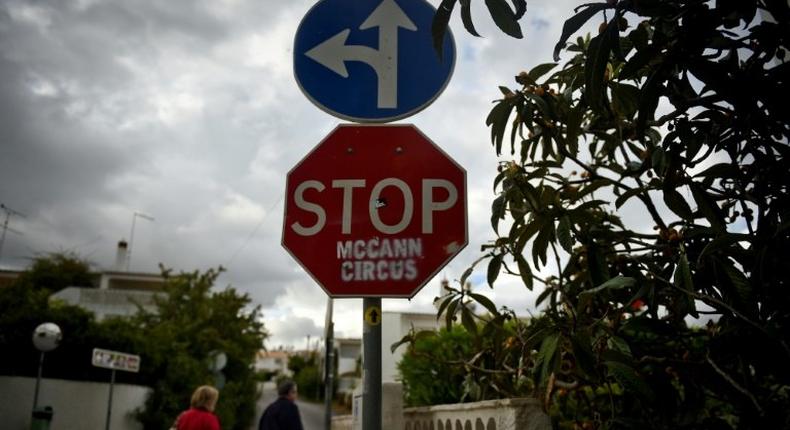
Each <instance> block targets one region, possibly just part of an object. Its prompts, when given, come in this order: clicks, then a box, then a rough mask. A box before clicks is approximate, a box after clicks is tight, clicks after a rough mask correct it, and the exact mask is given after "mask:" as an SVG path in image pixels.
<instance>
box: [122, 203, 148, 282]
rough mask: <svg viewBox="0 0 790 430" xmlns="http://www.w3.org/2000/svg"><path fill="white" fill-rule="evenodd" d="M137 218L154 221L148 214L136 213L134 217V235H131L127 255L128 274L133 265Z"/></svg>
mask: <svg viewBox="0 0 790 430" xmlns="http://www.w3.org/2000/svg"><path fill="white" fill-rule="evenodd" d="M137 217H140V218H142V219H147V220H148V221H153V220H154V217H152V216H150V215H146V214H144V213H142V212H135V213H134V215H132V233H131V234H130V235H129V250H128V252H127V253H126V271H127V272H128V271H129V266H130V265H131V264H132V243H133V242H134V224H135V221H137Z"/></svg>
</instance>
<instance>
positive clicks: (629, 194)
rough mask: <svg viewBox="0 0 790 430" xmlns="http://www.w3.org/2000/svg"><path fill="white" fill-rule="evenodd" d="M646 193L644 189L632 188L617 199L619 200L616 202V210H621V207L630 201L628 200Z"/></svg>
mask: <svg viewBox="0 0 790 430" xmlns="http://www.w3.org/2000/svg"><path fill="white" fill-rule="evenodd" d="M644 191H645V189H644V188H631V189H630V190H628V191H626V192H624V193H623V194H620V196H619V197H617V200H615V201H614V206H615V208H617V209H620V206H622V205H623V204H625V202H626V201H628V199H630V198H631V197H633V196H636V195H638V194H640V193H642V192H644Z"/></svg>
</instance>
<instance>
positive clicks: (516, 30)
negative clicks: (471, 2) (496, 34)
mask: <svg viewBox="0 0 790 430" xmlns="http://www.w3.org/2000/svg"><path fill="white" fill-rule="evenodd" d="M486 6H487V7H488V11H489V12H490V13H491V18H493V19H494V23H495V24H496V25H497V27H499V29H500V30H502V31H503V32H505V34H507V35H508V36H511V37H515V38H516V39H521V38H522V37H523V35H522V34H521V26H519V25H518V18H517V17H516V14H515V13H514V12H513V10H512V9H510V5H508V3H507V1H506V0H486Z"/></svg>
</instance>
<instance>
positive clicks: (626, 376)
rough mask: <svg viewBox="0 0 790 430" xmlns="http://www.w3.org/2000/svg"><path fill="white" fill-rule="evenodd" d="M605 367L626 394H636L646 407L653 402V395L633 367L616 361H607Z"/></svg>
mask: <svg viewBox="0 0 790 430" xmlns="http://www.w3.org/2000/svg"><path fill="white" fill-rule="evenodd" d="M606 367H607V368H608V369H609V373H610V374H611V375H612V376H614V379H615V380H616V381H617V382H618V383H619V384H620V385H622V386H623V389H625V391H626V393H630V394H636V395H637V396H638V397H639V398H640V399H641V400H642V401H643V402H644V403H645V404H646V405H648V404H653V403H654V402H655V398H656V396H655V394H654V393H653V390H652V389H651V388H650V386H649V385H648V384H647V383H646V382H645V381H644V380H643V379H642V377H641V376H639V374H638V373H637V372H636V370H634V368H633V367H631V366H629V365H628V364H626V363H622V362H618V361H607V362H606Z"/></svg>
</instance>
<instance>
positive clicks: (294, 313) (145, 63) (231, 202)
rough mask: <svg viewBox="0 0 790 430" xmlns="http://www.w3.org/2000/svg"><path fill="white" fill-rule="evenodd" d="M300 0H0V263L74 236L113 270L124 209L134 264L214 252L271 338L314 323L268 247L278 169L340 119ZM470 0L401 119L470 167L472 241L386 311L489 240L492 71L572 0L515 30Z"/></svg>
mask: <svg viewBox="0 0 790 430" xmlns="http://www.w3.org/2000/svg"><path fill="white" fill-rule="evenodd" d="M314 3H315V2H314V1H313V0H293V1H273V0H258V1H252V0H249V1H248V0H205V1H155V0H135V1H131V2H130V1H125V0H49V1H45V0H38V1H22V0H4V1H3V2H1V3H0V203H2V204H3V205H5V206H6V207H8V208H11V209H13V210H15V211H17V212H19V215H13V216H11V218H10V221H9V227H11V228H13V229H14V231H8V232H7V235H6V237H5V241H4V243H3V248H2V255H0V268H6V269H9V268H21V267H24V266H25V265H26V264H27V263H28V261H29V258H30V257H31V256H33V255H36V254H38V253H47V252H57V251H73V252H75V253H77V254H78V255H80V256H82V257H84V258H86V259H88V260H89V261H91V262H92V263H93V264H94V265H95V266H96V267H97V268H99V269H112V268H113V264H114V260H115V247H116V244H117V242H118V240H120V239H122V238H124V239H126V240H129V238H130V233H131V227H132V222H133V220H134V221H135V233H134V238H133V239H134V240H133V244H132V258H131V270H132V271H136V272H157V271H158V264H159V263H160V262H161V263H162V264H164V265H165V266H167V267H172V268H174V269H176V270H186V271H191V270H194V269H201V270H205V269H207V268H210V267H216V266H219V265H222V266H224V267H226V268H227V272H226V273H225V274H223V276H222V277H221V279H220V283H219V286H220V287H221V286H225V285H229V284H230V285H233V286H234V287H236V288H237V289H239V290H241V291H244V292H247V293H249V294H250V296H251V297H252V299H253V302H254V303H255V304H259V305H261V306H262V308H263V313H264V317H265V322H266V326H267V327H268V329H269V330H270V331H271V332H272V335H273V336H272V338H271V339H270V341H269V342H268V345H267V346H268V347H276V346H277V345H280V344H286V345H295V346H297V347H302V346H304V344H305V339H306V337H307V336H308V335H310V336H312V337H313V338H314V339H315V338H316V337H317V336H320V335H321V332H322V330H323V321H324V309H325V306H326V296H325V294H324V293H323V291H322V290H321V289H320V288H319V287H318V286H317V285H316V284H315V283H314V282H313V281H312V280H311V278H310V277H309V276H308V275H307V274H306V273H305V272H304V271H303V270H302V269H301V268H300V267H299V266H298V264H297V263H296V262H295V261H294V260H293V259H292V258H291V257H290V256H289V255H288V253H287V252H286V251H285V250H284V249H283V248H282V247H281V245H280V238H281V234H282V225H283V201H284V198H283V193H284V190H285V176H286V173H287V172H288V170H290V168H291V167H292V166H293V165H295V164H296V163H297V162H298V161H299V160H300V159H301V158H302V157H303V156H304V155H305V154H307V153H308V152H309V151H310V150H311V149H312V148H313V147H314V146H315V145H316V144H317V143H318V142H319V141H321V139H322V138H323V137H324V136H325V135H326V134H327V133H328V132H329V131H331V130H332V129H333V128H335V127H336V126H337V125H338V124H339V123H340V122H341V121H340V120H338V119H336V118H334V117H332V116H330V115H328V114H326V113H325V112H323V111H322V110H320V109H319V108H317V107H315V106H314V105H313V104H311V102H310V101H308V99H307V98H306V97H305V96H304V95H303V94H302V93H301V91H300V90H299V87H298V85H297V83H296V81H295V80H294V77H293V72H292V55H293V52H292V47H293V39H294V34H295V32H296V29H297V26H298V24H299V21H300V19H301V18H302V17H303V16H304V15H305V13H306V12H307V11H308V10H309V9H310V7H311V6H312V5H313V4H314ZM431 3H432V4H434V6H435V5H436V4H437V3H438V0H431ZM473 3H475V4H476V5H475V8H473V16H475V18H476V21H475V22H476V26H477V29H478V31H479V32H480V33H481V34H482V35H483V36H484V37H483V38H474V37H472V36H470V35H468V34H467V33H466V32H465V31H464V29H463V27H462V25H461V23H460V18H459V16H454V17H453V19H452V21H451V27H452V28H453V30H454V35H455V40H456V44H457V52H458V56H457V63H456V66H455V73H454V76H453V78H452V80H451V81H450V83H449V85H448V86H447V88H446V90H445V91H444V93H443V94H442V95H441V96H440V97H439V98H438V100H437V101H436V102H435V103H433V104H432V105H431V106H429V107H428V108H427V109H425V110H424V111H422V112H420V113H418V114H417V115H415V116H413V117H410V118H407V119H405V120H403V121H401V122H406V123H412V124H415V125H416V126H417V127H419V128H420V129H421V130H422V131H423V133H425V134H426V135H427V136H429V137H430V138H431V139H433V140H434V142H436V143H437V144H438V145H439V146H441V147H442V149H443V150H444V151H445V152H446V153H448V154H449V155H450V156H452V157H453V158H455V160H456V161H457V162H458V163H460V164H461V165H462V166H464V168H465V169H466V170H467V178H468V179H467V180H468V189H469V190H468V191H469V193H468V202H469V235H470V238H469V246H468V247H467V248H466V249H465V250H464V251H463V252H462V253H461V254H459V256H458V257H457V258H456V259H455V260H453V261H452V262H451V263H450V264H449V265H448V266H447V267H446V268H445V269H444V270H443V271H442V272H441V273H440V275H438V276H437V278H435V279H434V280H432V281H431V282H429V283H428V284H427V285H426V287H425V288H424V289H423V290H422V292H420V293H419V294H418V295H416V296H415V297H414V298H413V299H412V300H411V301H408V300H384V304H383V306H384V309H385V310H410V311H431V310H432V305H431V302H432V300H433V298H434V297H435V296H436V295H437V292H438V290H439V280H440V279H441V278H442V277H447V278H448V279H450V280H453V279H457V278H458V277H459V276H460V274H461V273H462V272H463V271H464V270H465V269H466V268H467V267H468V266H469V265H470V263H471V262H472V261H474V260H475V259H476V258H477V257H478V256H479V255H480V245H481V244H482V243H485V242H487V241H488V240H490V239H492V238H493V232H492V231H491V228H490V225H489V217H490V215H489V213H490V204H491V200H492V199H493V196H494V194H493V192H492V181H493V178H494V175H495V173H496V170H495V168H496V164H497V159H496V157H495V155H494V152H493V150H492V148H491V145H490V143H489V139H488V130H487V129H486V127H485V117H486V115H487V113H488V110H489V109H490V106H491V101H492V100H494V99H495V98H497V97H498V94H499V92H498V89H497V86H498V85H509V86H511V87H513V86H515V83H514V81H513V76H514V75H516V74H517V73H518V72H519V71H521V70H524V69H529V68H531V67H533V66H535V65H537V64H540V63H545V62H550V61H551V51H552V48H553V45H554V44H555V43H556V41H557V39H558V37H559V35H560V30H561V27H562V23H563V22H564V20H565V19H566V18H567V17H569V16H570V15H571V14H572V9H573V7H574V6H576V5H578V4H580V3H581V2H575V1H568V0H554V1H539V2H538V1H534V2H530V4H529V10H528V12H527V16H526V17H525V18H524V19H523V20H522V28H523V31H524V34H525V38H524V39H523V40H515V39H511V38H509V37H508V36H506V35H504V34H503V33H501V32H500V31H498V30H497V29H496V27H495V26H494V25H493V23H492V21H491V19H490V17H489V16H488V15H487V12H486V11H485V10H484V9H483V7H484V6H483V3H484V2H482V1H476V2H473ZM456 15H457V13H456ZM135 212H138V213H143V214H147V215H150V216H151V217H153V218H154V220H153V221H149V220H147V219H145V218H142V217H136V218H135V217H134V214H135ZM0 215H4V213H2V212H0ZM0 222H2V220H0ZM484 273H485V267H481V268H480V269H478V271H477V272H476V273H475V275H474V276H473V282H474V284H475V287H474V288H475V289H477V290H480V291H481V292H485V293H486V294H488V295H489V296H490V297H491V298H493V299H494V300H495V301H496V302H497V303H498V304H500V305H508V306H509V307H511V308H514V309H516V310H517V311H519V312H520V313H527V312H528V310H529V309H531V308H533V307H534V300H535V297H536V295H537V292H534V293H532V292H528V291H526V290H525V289H524V288H523V287H519V286H518V285H517V283H516V282H513V281H511V280H508V279H507V278H501V279H502V282H500V285H499V286H498V287H497V288H496V289H495V290H489V289H488V287H487V286H485V281H484ZM361 314H362V310H361V301H360V300H358V299H345V300H339V301H337V302H336V304H335V316H336V329H337V333H336V335H337V336H345V337H350V336H359V335H360V334H361V328H362V324H361Z"/></svg>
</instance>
